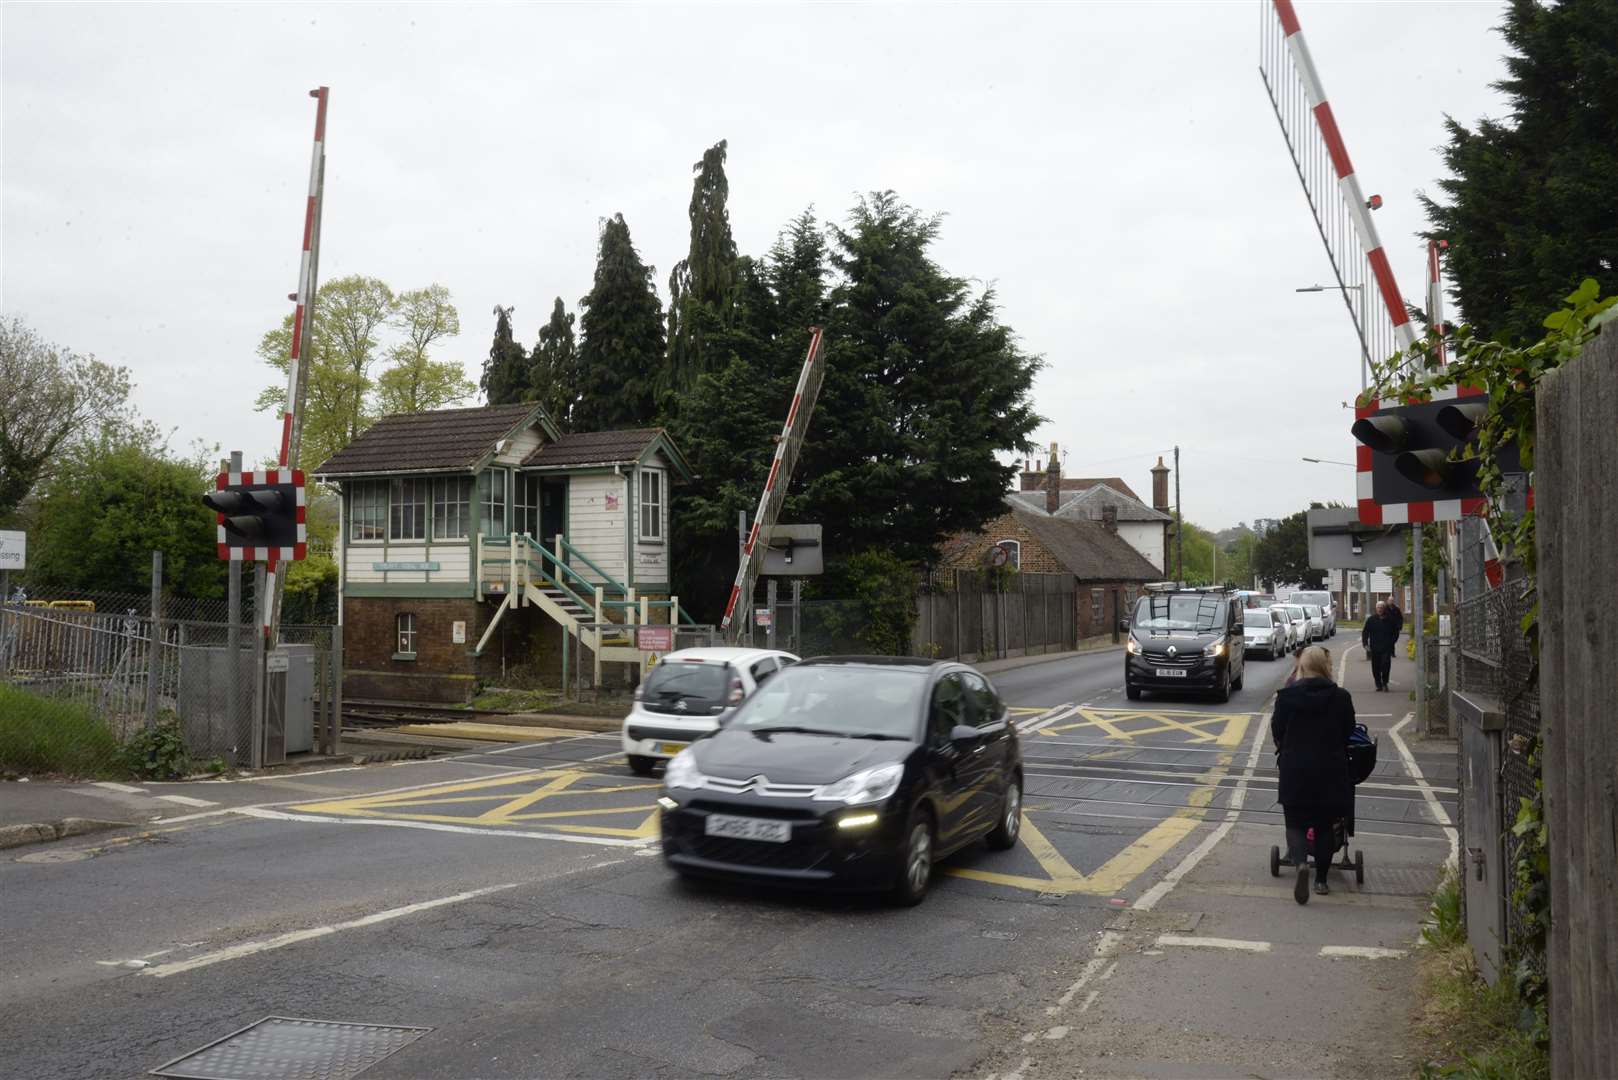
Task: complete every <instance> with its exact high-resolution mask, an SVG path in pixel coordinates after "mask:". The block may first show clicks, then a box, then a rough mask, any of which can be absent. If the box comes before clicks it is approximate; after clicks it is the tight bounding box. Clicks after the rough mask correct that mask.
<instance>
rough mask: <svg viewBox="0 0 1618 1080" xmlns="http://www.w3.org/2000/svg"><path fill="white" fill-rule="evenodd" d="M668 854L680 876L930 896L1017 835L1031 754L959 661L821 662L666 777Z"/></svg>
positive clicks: (806, 666) (758, 699) (694, 750)
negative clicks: (936, 873) (938, 867)
mask: <svg viewBox="0 0 1618 1080" xmlns="http://www.w3.org/2000/svg"><path fill="white" fill-rule="evenodd" d="M664 785H665V788H664V794H663V796H662V798H661V799H660V800H659V802H660V805H661V806H662V807H663V815H662V824H663V857H664V859H665V860H666V861H667V862H668V865H669V866H670V867H671V868H673V869H674V870H675V871H676V872H678V873H680V874H682V875H688V876H698V877H721V878H736V879H745V880H750V881H764V882H772V883H775V884H781V885H793V886H823V887H829V888H837V889H849V890H869V891H876V890H884V891H887V892H889V893H890V894H891V895H892V897H893V898H894V899H895V900H896V901H897V902H899V903H903V904H916V903H920V901H921V899H922V898H923V897H924V896H925V895H926V894H927V886H928V883H929V881H930V879H931V877H932V870H933V865H934V864H935V863H936V862H937V861H938V860H940V859H942V858H943V857H944V856H946V855H948V854H950V853H951V852H954V851H957V850H959V849H961V848H963V847H966V846H967V845H968V844H971V843H974V842H975V841H978V840H983V839H986V840H987V841H988V843H989V846H990V847H994V848H1000V849H1003V848H1009V847H1011V846H1012V845H1014V844H1015V843H1016V842H1017V832H1018V828H1019V826H1020V824H1021V821H1022V792H1023V782H1022V753H1021V750H1020V748H1019V746H1018V742H1017V731H1016V728H1015V727H1014V726H1013V725H1012V724H1011V723H1010V721H1009V719H1008V717H1007V713H1006V707H1005V705H1004V704H1003V703H1002V702H1001V701H1000V698H999V696H998V695H997V694H996V693H995V691H994V687H992V686H990V685H989V681H988V680H987V679H985V678H984V677H983V676H982V675H980V674H978V673H977V672H976V671H973V670H972V669H971V668H969V667H966V666H964V665H961V664H952V663H935V662H932V661H927V660H909V659H895V658H890V657H820V658H817V659H813V660H806V661H804V662H803V663H801V664H798V665H797V666H795V667H791V668H788V669H786V670H785V671H783V672H781V673H780V674H779V675H777V676H776V677H775V678H773V679H771V680H770V681H769V682H768V683H766V684H765V685H764V686H763V687H761V688H760V689H759V691H758V692H757V693H755V694H754V695H753V696H752V697H750V698H748V699H747V702H746V703H745V704H743V705H742V706H741V707H740V708H739V709H737V710H736V711H735V712H734V713H732V714H731V715H730V716H729V717H728V718H727V719H726V720H725V722H724V724H723V726H722V727H720V728H719V730H718V731H716V732H714V733H713V734H712V735H710V736H708V737H707V738H704V739H700V740H698V741H697V742H695V743H693V744H692V745H691V746H690V747H688V748H687V749H685V750H683V751H681V752H680V754H679V755H677V756H676V757H675V758H674V759H673V760H672V761H671V762H669V766H668V771H667V773H666V774H665V776H664Z"/></svg>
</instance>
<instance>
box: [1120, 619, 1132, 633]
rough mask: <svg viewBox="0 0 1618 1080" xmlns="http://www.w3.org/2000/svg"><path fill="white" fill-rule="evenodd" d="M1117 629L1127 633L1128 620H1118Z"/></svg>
mask: <svg viewBox="0 0 1618 1080" xmlns="http://www.w3.org/2000/svg"><path fill="white" fill-rule="evenodd" d="M1118 629H1119V630H1122V631H1125V632H1127V631H1128V630H1129V620H1128V619H1119V620H1118Z"/></svg>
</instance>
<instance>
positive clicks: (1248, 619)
mask: <svg viewBox="0 0 1618 1080" xmlns="http://www.w3.org/2000/svg"><path fill="white" fill-rule="evenodd" d="M1242 625H1243V626H1245V627H1247V628H1248V629H1250V630H1273V629H1274V628H1275V620H1274V619H1272V618H1270V613H1269V612H1268V611H1244V612H1242Z"/></svg>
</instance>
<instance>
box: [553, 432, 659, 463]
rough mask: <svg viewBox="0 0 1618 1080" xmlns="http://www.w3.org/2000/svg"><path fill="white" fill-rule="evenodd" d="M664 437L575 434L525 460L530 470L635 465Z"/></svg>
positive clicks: (628, 433) (639, 433) (596, 433)
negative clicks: (647, 449)
mask: <svg viewBox="0 0 1618 1080" xmlns="http://www.w3.org/2000/svg"><path fill="white" fill-rule="evenodd" d="M662 434H664V432H663V429H662V428H636V429H634V430H632V431H575V432H570V433H568V434H566V435H563V436H562V437H561V438H560V439H557V440H556V441H555V442H548V443H545V444H544V445H543V446H540V447H539V448H537V449H536V450H534V452H533V453H531V454H529V455H528V456H527V457H526V458H524V459H523V465H524V467H526V468H530V469H564V468H568V469H571V468H582V467H584V466H588V465H632V464H634V463H635V462H637V461H639V460H640V459H641V456H642V455H643V454H645V453H646V448H647V447H649V446H651V445H652V443H654V442H656V441H657V438H658V436H660V435H662Z"/></svg>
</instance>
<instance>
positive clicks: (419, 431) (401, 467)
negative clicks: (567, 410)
mask: <svg viewBox="0 0 1618 1080" xmlns="http://www.w3.org/2000/svg"><path fill="white" fill-rule="evenodd" d="M537 408H538V407H537V406H535V405H534V404H533V403H532V402H528V403H526V404H519V405H482V406H478V407H475V408H470V409H438V410H435V411H433V412H423V413H402V414H399V415H397V416H384V417H383V418H382V419H380V420H378V421H377V422H376V423H374V424H372V425H371V426H370V427H368V428H366V429H365V430H364V431H362V432H360V435H359V438H357V439H355V440H354V441H353V442H351V443H349V444H348V445H347V446H345V447H343V448H342V449H341V450H339V451H337V453H335V454H333V455H332V456H331V457H330V458H328V459H327V460H326V461H325V462H323V463H322V464H321V465H320V467H319V468H317V469H315V470H314V472H315V475H316V476H326V477H334V478H335V477H344V476H384V475H389V474H398V473H412V472H451V471H456V470H460V469H470V468H472V467H473V466H475V465H477V463H478V462H480V461H482V460H483V458H484V457H485V456H486V455H487V454H488V453H489V451H490V450H492V449H493V448H494V444H495V441H496V440H497V439H501V438H503V437H505V436H507V435H509V434H510V433H511V432H512V430H513V429H515V428H516V427H518V426H519V425H521V424H522V423H523V422H524V421H525V420H527V419H528V418H529V417H530V416H532V415H533V414H534V412H535V411H536V409H537Z"/></svg>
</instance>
